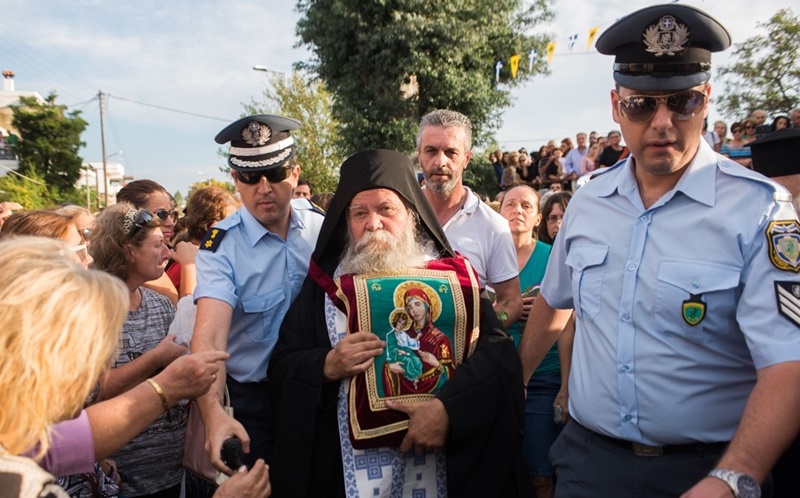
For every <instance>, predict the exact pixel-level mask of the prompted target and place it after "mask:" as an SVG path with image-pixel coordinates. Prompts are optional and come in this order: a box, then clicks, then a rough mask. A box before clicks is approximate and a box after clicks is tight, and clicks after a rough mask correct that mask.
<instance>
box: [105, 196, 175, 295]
mask: <svg viewBox="0 0 800 498" xmlns="http://www.w3.org/2000/svg"><path fill="white" fill-rule="evenodd" d="M117 202H129V203H131V204H133V206H134V207H135V208H138V209H146V210H147V211H149V212H150V213H152V214H153V215H154V216H155V217H157V218H158V219H159V220H160V221H161V232H162V235H163V236H164V244H165V245H169V240H170V238H171V237H172V232H173V231H174V229H175V223H177V221H178V212H177V211H176V210H175V207H176V206H175V205H174V203H173V201H172V197H171V196H170V195H169V192H167V190H166V189H165V188H164V187H162V186H161V185H159V184H158V183H156V182H154V181H153V180H135V181H132V182H130V183H128V184H127V185H125V186H124V187H122V189H121V190H120V191H119V193H117ZM165 265H166V263H165ZM145 287H148V288H150V289H153V290H154V291H156V292H158V293H159V294H163V295H164V296H167V297H168V298H169V300H170V301H172V304H173V305H174V306H177V304H178V298H179V296H178V291H177V290H176V289H175V285H174V284H173V283H172V281H171V280H170V279H169V277H168V276H167V275H166V274H162V275H161V276H160V277H159V278H158V279H156V280H154V281H152V282H147V284H145Z"/></svg>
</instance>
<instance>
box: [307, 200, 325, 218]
mask: <svg viewBox="0 0 800 498" xmlns="http://www.w3.org/2000/svg"><path fill="white" fill-rule="evenodd" d="M308 202H309V204H311V210H312V211H314V212H315V213H319V214H321V215H322V216H325V210H324V209H322V208H321V207H319V206H317V205H316V204H314V203H313V202H311V201H308Z"/></svg>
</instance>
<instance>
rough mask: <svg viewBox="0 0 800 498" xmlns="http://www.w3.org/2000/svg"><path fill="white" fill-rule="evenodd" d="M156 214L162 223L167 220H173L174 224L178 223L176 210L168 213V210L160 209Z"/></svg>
mask: <svg viewBox="0 0 800 498" xmlns="http://www.w3.org/2000/svg"><path fill="white" fill-rule="evenodd" d="M154 214H155V215H156V216H158V217H159V219H160V220H161V221H167V218H171V219H172V222H173V223H175V222H177V221H178V212H177V211H175V210H174V209H173V210H172V211H167V210H166V209H159V210H158V211H156V212H155V213H154Z"/></svg>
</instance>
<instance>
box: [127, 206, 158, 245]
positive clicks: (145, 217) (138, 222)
mask: <svg viewBox="0 0 800 498" xmlns="http://www.w3.org/2000/svg"><path fill="white" fill-rule="evenodd" d="M151 221H153V214H152V213H151V212H150V211H148V210H146V209H140V210H139V212H138V213H136V218H134V220H133V222H132V223H131V225H130V226H128V223H129V221H128V220H127V219H126V220H125V228H126V229H127V230H126V235H127V237H128V238H129V239H132V238H134V237H136V234H137V233H139V230H141V229H142V228H144V227H146V226H147V224H148V223H150V222H151Z"/></svg>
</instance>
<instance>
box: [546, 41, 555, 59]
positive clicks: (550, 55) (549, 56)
mask: <svg viewBox="0 0 800 498" xmlns="http://www.w3.org/2000/svg"><path fill="white" fill-rule="evenodd" d="M555 51H556V42H554V41H551V42H550V43H548V44H547V63H548V64H552V63H553V54H554V53H555Z"/></svg>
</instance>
